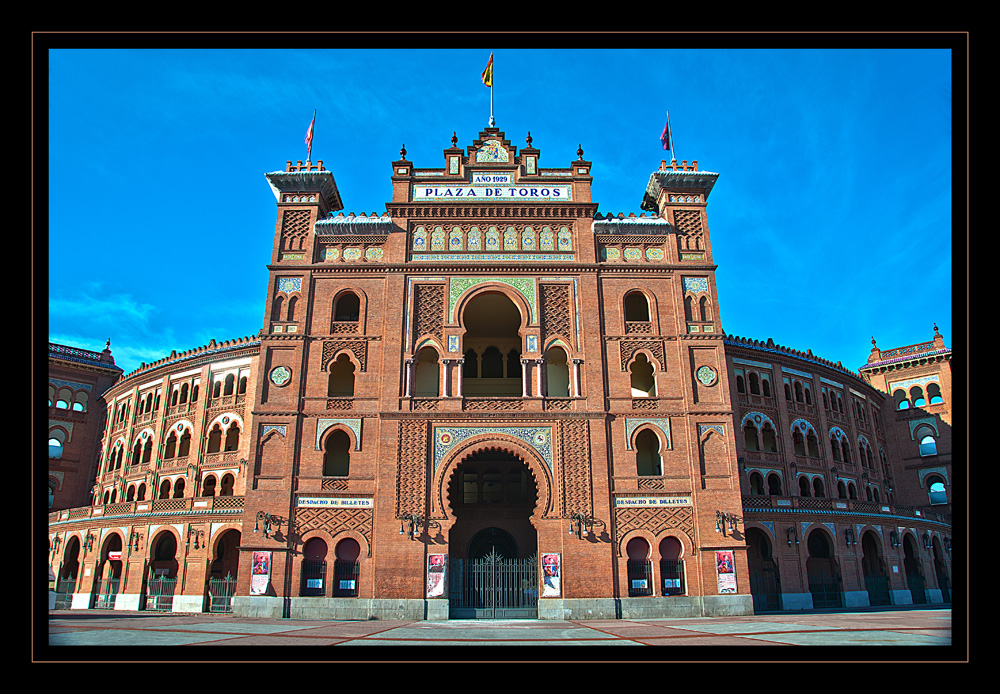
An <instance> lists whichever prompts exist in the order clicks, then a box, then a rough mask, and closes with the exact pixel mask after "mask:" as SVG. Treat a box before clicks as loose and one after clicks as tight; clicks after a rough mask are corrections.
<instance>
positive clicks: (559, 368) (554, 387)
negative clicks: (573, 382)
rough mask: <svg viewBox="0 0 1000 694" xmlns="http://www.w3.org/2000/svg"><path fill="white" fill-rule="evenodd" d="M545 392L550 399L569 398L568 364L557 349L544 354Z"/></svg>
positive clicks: (559, 349)
mask: <svg viewBox="0 0 1000 694" xmlns="http://www.w3.org/2000/svg"><path fill="white" fill-rule="evenodd" d="M545 392H546V395H548V396H549V397H551V398H568V397H569V364H568V363H567V359H566V352H565V351H563V350H562V349H561V348H559V347H551V348H549V351H548V352H546V353H545Z"/></svg>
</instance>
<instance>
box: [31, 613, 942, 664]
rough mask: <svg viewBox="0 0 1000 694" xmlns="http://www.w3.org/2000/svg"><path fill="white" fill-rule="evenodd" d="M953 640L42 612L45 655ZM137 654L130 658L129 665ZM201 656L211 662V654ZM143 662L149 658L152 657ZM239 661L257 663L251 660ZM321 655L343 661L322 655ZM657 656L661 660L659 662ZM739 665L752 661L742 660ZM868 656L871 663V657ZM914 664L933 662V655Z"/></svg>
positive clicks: (901, 623)
mask: <svg viewBox="0 0 1000 694" xmlns="http://www.w3.org/2000/svg"><path fill="white" fill-rule="evenodd" d="M951 636H952V634H951V609H950V608H947V607H945V608H910V609H902V608H896V609H875V608H866V609H859V610H851V611H822V612H818V611H811V612H801V613H787V612H784V613H768V614H763V615H754V616H741V617H711V618H708V617H693V618H685V619H644V620H628V619H619V620H503V621H499V620H498V621H487V620H479V621H475V620H450V621H438V622H433V621H388V620H387V621H377V620H376V621H343V622H328V621H314V620H290V619H245V618H234V617H232V616H229V615H215V614H173V613H171V614H158V613H148V612H113V611H97V610H87V611H82V610H80V611H69V610H61V611H54V612H50V613H49V622H48V644H49V646H50V647H61V646H105V647H107V646H130V647H137V646H139V647H141V646H239V647H244V646H296V647H303V646H308V647H315V646H369V647H384V646H434V647H444V646H532V647H536V646H537V647H543V646H751V645H757V646H761V645H763V646H951V645H952V638H951ZM49 650H50V651H54V650H58V651H59V653H58V655H57V656H56V659H64V658H65V659H77V658H79V657H86V656H81V655H80V654H77V653H75V652H74V649H62V648H59V649H52V648H50V649H49ZM935 650H936V649H935ZM53 655H54V654H53ZM135 655H136V654H135V653H134V652H132V653H129V656H130V657H134V656H135ZM208 655H209V657H211V652H210V651H209V654H208ZM221 655H222V653H221V651H220V657H221ZM290 655H291V654H285V653H281V654H277V653H275V652H274V651H273V650H266V651H263V652H261V653H260V654H259V656H260V657H261V659H262V660H267V659H268V658H276V659H285V658H287V657H289V656H290ZM143 657H144V656H143ZM149 657H150V658H152V659H155V656H154V654H153V653H150V654H149ZM243 657H251V658H254V659H255V660H257V659H258V654H257V653H253V654H252V655H244V656H243ZM326 657H329V658H330V659H337V658H346V657H350V656H348V655H347V654H340V655H333V654H329V655H328V656H326ZM490 657H496V656H495V654H493V655H491V656H490ZM642 657H649V656H648V655H647V656H642ZM663 657H669V656H667V655H666V654H664V656H663ZM740 657H744V656H740ZM746 657H753V656H751V655H750V654H748V655H747V656H746ZM817 657H818V658H821V659H829V658H830V657H831V656H830V653H829V651H827V652H825V653H824V654H823V655H822V656H819V655H818V656H817ZM872 657H875V658H878V657H879V656H878V654H877V653H875V654H873V655H872ZM886 657H888V655H887V656H886ZM922 657H923V658H926V659H929V660H934V659H937V658H938V656H937V655H935V654H934V653H932V652H928V653H926V655H925V656H922ZM89 659H90V658H89V657H88V660H89ZM616 659H617V657H616ZM941 659H944V660H954V659H955V656H954V655H950V656H947V657H945V656H941Z"/></svg>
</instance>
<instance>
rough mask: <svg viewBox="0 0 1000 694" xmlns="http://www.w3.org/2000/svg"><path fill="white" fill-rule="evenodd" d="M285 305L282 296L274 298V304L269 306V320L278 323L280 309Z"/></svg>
mask: <svg viewBox="0 0 1000 694" xmlns="http://www.w3.org/2000/svg"><path fill="white" fill-rule="evenodd" d="M284 303H285V299H284V297H282V296H276V297H274V303H272V304H271V320H273V321H279V320H281V307H282V304H284Z"/></svg>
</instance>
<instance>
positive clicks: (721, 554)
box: [715, 549, 736, 595]
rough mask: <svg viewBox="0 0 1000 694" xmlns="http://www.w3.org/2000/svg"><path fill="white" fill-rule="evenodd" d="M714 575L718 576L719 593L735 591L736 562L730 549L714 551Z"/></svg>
mask: <svg viewBox="0 0 1000 694" xmlns="http://www.w3.org/2000/svg"><path fill="white" fill-rule="evenodd" d="M715 575H716V576H717V577H718V583H719V595H724V594H726V593H735V592H736V564H735V562H734V561H733V551H732V550H731V549H726V550H718V551H716V552H715Z"/></svg>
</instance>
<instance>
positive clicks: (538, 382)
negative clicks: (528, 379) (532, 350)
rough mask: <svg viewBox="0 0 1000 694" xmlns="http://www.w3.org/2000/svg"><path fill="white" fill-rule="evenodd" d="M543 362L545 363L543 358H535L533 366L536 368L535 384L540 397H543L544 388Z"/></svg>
mask: <svg viewBox="0 0 1000 694" xmlns="http://www.w3.org/2000/svg"><path fill="white" fill-rule="evenodd" d="M544 363H545V360H544V359H536V360H535V368H536V369H537V371H536V372H535V385H536V386H537V388H538V397H540V398H542V397H545V390H544V388H543V385H544V384H543V382H542V365H543V364H544Z"/></svg>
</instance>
